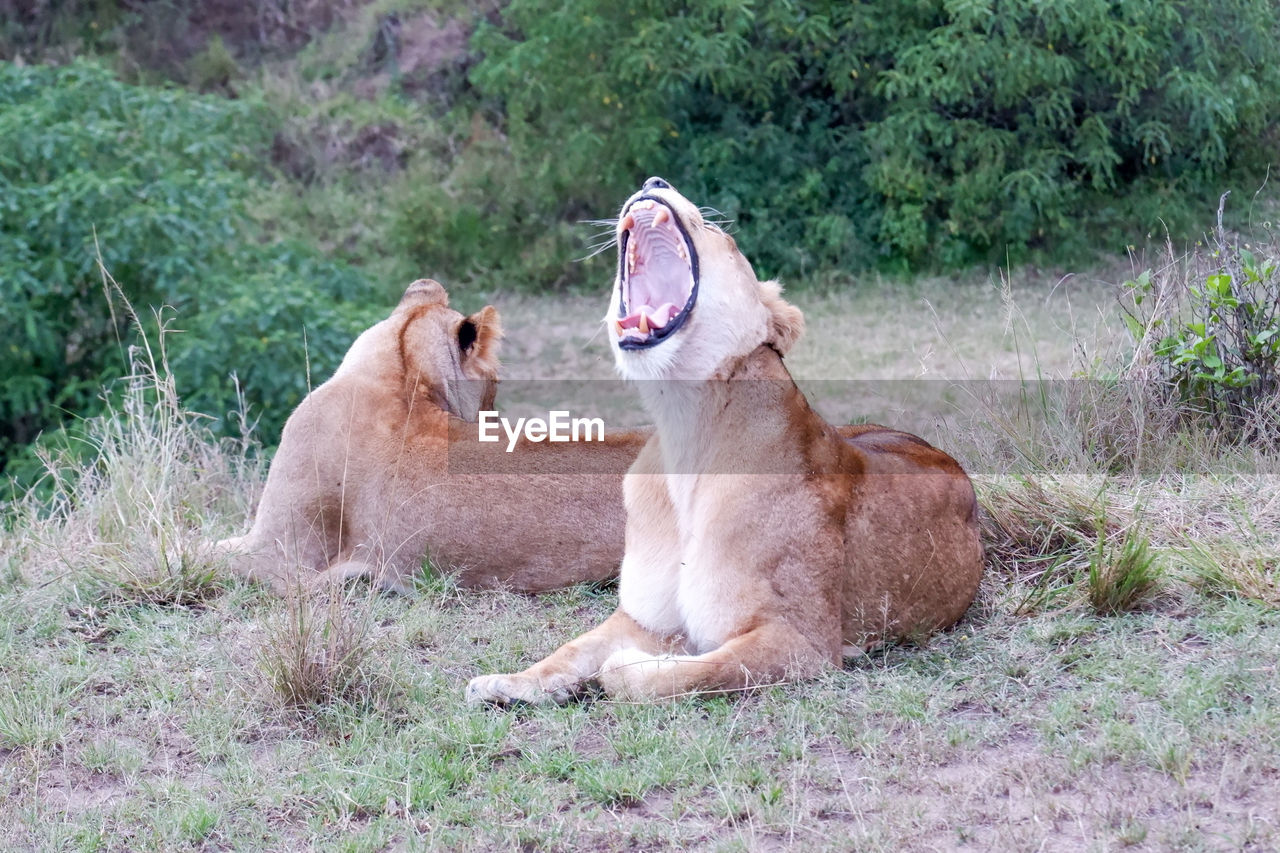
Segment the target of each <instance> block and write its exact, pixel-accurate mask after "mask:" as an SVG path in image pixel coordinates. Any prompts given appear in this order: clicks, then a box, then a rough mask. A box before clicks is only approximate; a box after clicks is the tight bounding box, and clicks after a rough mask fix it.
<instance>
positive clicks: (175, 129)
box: [0, 62, 368, 463]
mask: <svg viewBox="0 0 1280 853" xmlns="http://www.w3.org/2000/svg"><path fill="white" fill-rule="evenodd" d="M269 128H270V122H269V121H267V120H266V116H264V115H263V114H262V113H261V111H259V110H257V109H256V108H255V107H253V106H252V105H250V104H246V103H243V102H232V101H224V100H217V99H210V98H200V97H195V96H192V95H189V94H186V93H182V92H178V91H171V90H162V89H148V88H140V87H134V86H128V85H125V84H123V83H121V82H119V81H118V80H116V79H115V78H113V77H112V76H111V75H110V74H109V73H108V72H106V71H105V70H103V69H101V68H99V67H97V66H95V65H92V64H89V63H83V62H77V63H74V64H72V65H69V66H67V67H63V68H39V67H17V66H12V65H3V66H0V138H4V140H5V152H4V155H3V156H0V300H3V302H4V305H5V309H6V310H5V311H4V312H3V314H2V315H0V341H3V343H2V344H0V346H2V347H3V348H4V353H5V358H4V364H5V368H6V369H5V370H4V371H3V373H2V374H0V463H3V462H4V461H7V459H8V458H9V457H11V456H12V455H13V454H14V453H15V452H16V451H17V449H18V448H21V447H22V446H24V445H26V444H27V443H29V442H31V441H32V440H33V439H34V438H35V437H36V436H37V434H39V433H40V432H42V431H48V430H51V429H54V428H56V427H58V426H59V425H60V424H61V423H63V422H65V421H67V420H68V419H71V418H73V417H82V416H86V415H91V414H93V413H95V412H96V411H98V410H100V408H101V406H102V400H101V399H100V398H101V394H102V388H103V386H104V385H106V384H109V383H110V381H111V380H112V379H114V378H115V377H119V376H123V375H125V374H126V373H127V372H128V364H127V363H126V361H127V359H126V350H127V346H126V345H127V344H128V343H129V342H130V341H132V340H133V335H134V333H135V330H134V329H133V327H132V319H131V317H130V312H129V311H126V310H124V306H123V304H122V303H121V300H120V299H118V298H116V295H115V294H113V293H112V292H111V289H110V288H109V287H108V282H107V279H106V278H105V276H104V275H103V274H102V271H101V269H100V268H99V263H101V265H102V268H105V269H106V270H109V271H110V273H111V274H112V275H113V276H114V278H115V280H117V281H119V282H120V288H121V291H120V293H119V294H118V296H123V297H124V299H125V300H126V301H127V302H128V303H131V304H132V305H133V306H136V307H137V316H138V317H139V318H140V320H141V323H142V325H143V326H144V327H145V328H143V329H142V330H141V331H143V332H144V333H147V334H152V333H154V332H155V331H156V327H157V325H158V324H160V323H161V322H163V323H165V324H166V325H168V326H169V327H170V328H171V329H174V330H176V329H185V330H187V333H186V334H177V335H173V336H170V338H169V356H170V358H171V361H172V364H173V367H174V371H175V377H176V382H177V389H178V392H179V393H180V394H182V395H183V396H184V397H190V398H191V399H192V400H194V401H195V402H197V403H198V404H199V406H200V407H201V408H202V409H203V410H204V411H206V412H209V413H211V414H214V415H217V416H223V415H225V414H226V413H227V412H228V411H231V410H233V409H234V408H236V406H237V400H236V387H235V384H234V383H233V382H232V381H231V379H230V377H229V373H230V372H231V371H232V370H234V369H236V368H240V369H241V371H242V373H241V375H240V384H241V386H242V388H243V391H244V393H245V395H246V397H247V399H248V400H249V401H250V403H251V404H253V406H254V407H255V408H254V411H253V412H252V414H253V415H260V416H261V418H262V421H261V423H262V426H263V428H264V429H263V437H264V438H265V439H266V441H267V442H268V443H270V442H272V441H273V439H274V437H275V436H276V435H277V434H278V430H279V427H280V425H281V424H282V423H283V420H284V418H285V417H286V416H287V415H288V412H289V410H290V408H291V407H292V405H293V404H294V403H296V402H297V401H298V400H299V399H300V398H301V395H302V394H303V393H305V390H306V387H307V381H308V377H307V374H306V366H307V364H308V357H307V353H305V352H304V351H303V328H304V327H305V328H306V330H307V341H308V343H307V346H308V349H309V351H310V359H309V362H310V364H311V366H312V369H313V372H314V373H316V374H318V375H322V376H323V375H324V374H325V373H326V372H327V371H329V370H331V369H332V368H333V367H334V366H336V364H337V361H338V360H339V358H340V357H341V354H342V351H343V349H345V346H346V344H347V343H348V342H349V341H350V338H351V337H352V335H353V333H354V332H355V331H356V330H357V329H358V328H359V326H361V325H363V324H364V322H365V321H366V320H367V315H364V311H363V308H362V307H360V308H353V307H351V305H350V303H351V301H352V300H354V299H356V298H357V297H358V296H360V295H362V294H363V293H365V292H367V290H368V285H367V283H366V282H365V281H364V280H363V279H362V278H361V276H359V275H358V274H357V273H355V272H354V271H352V270H350V269H348V268H345V267H341V266H339V265H335V264H331V263H329V262H327V261H325V260H323V259H322V258H320V257H319V256H318V255H317V254H316V252H315V251H314V250H312V249H309V248H308V247H303V246H294V245H270V244H261V243H258V242H256V241H255V240H254V239H253V236H252V234H251V231H250V229H249V223H248V220H247V218H246V213H245V198H246V197H247V195H248V192H249V188H250V177H249V176H248V175H247V174H246V173H245V171H244V169H245V168H247V166H248V164H250V163H252V162H254V161H255V160H256V159H257V158H258V157H260V156H261V155H262V153H263V151H264V150H265V147H266V145H267V142H268V139H269ZM241 164H243V165H241ZM344 303H346V304H344Z"/></svg>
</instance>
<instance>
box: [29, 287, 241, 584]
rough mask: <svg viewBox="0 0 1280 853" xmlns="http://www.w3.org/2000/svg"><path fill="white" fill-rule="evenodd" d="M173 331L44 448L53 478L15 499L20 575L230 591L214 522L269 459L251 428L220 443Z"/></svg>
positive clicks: (135, 349) (144, 346)
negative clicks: (181, 377)
mask: <svg viewBox="0 0 1280 853" xmlns="http://www.w3.org/2000/svg"><path fill="white" fill-rule="evenodd" d="M103 276H104V282H106V283H109V285H110V287H112V288H114V289H115V292H116V293H117V294H118V295H119V297H120V298H121V299H123V294H120V293H119V289H118V287H116V286H115V282H114V281H112V280H111V279H110V276H109V275H107V274H106V272H105V271H103ZM125 307H126V309H127V310H128V311H129V313H130V314H131V315H132V316H134V318H135V321H136V315H135V314H133V309H132V307H131V306H129V305H128V303H127V301H125ZM165 334H166V331H165V329H164V326H163V324H161V331H160V334H159V336H158V343H157V345H156V347H155V348H154V349H153V347H152V343H151V342H150V341H149V340H147V339H146V338H145V337H143V338H142V339H141V343H140V344H139V345H135V346H131V347H130V348H129V351H128V356H129V362H130V366H131V371H130V374H129V375H128V376H127V377H125V378H124V379H123V380H121V382H120V383H119V384H118V386H117V387H116V388H114V389H108V391H107V392H104V394H105V400H106V408H105V411H104V412H103V414H102V415H100V416H98V417H95V418H92V419H89V420H86V421H83V422H81V423H80V424H79V425H78V429H77V431H76V434H75V435H74V436H72V437H70V438H69V439H68V440H67V441H66V442H65V443H64V444H63V446H62V447H61V448H60V449H53V450H48V451H45V452H43V454H42V456H41V461H42V462H43V465H44V474H43V477H42V479H41V480H40V482H39V483H37V485H36V487H35V488H34V489H32V491H31V492H29V493H28V494H27V495H25V496H24V497H23V498H20V499H19V500H18V501H16V502H15V504H14V505H13V506H11V507H10V508H9V509H10V512H9V519H8V520H9V527H8V532H7V533H6V541H5V542H4V545H5V553H6V555H7V557H6V562H8V564H9V571H10V573H11V574H12V575H13V576H14V577H15V579H16V578H17V577H19V576H21V577H22V579H24V580H26V581H28V582H34V583H38V584H41V585H45V584H49V583H53V582H54V581H57V580H60V579H64V578H66V579H70V580H71V583H72V584H73V586H75V587H76V590H77V595H80V594H82V593H85V594H88V595H89V596H91V597H92V598H94V599H100V600H103V601H113V602H117V603H120V602H123V603H139V604H151V605H163V606H189V605H192V604H196V603H199V602H203V601H206V600H207V599H209V598H210V597H213V596H215V595H218V594H219V593H220V591H221V588H222V587H221V584H220V582H219V581H218V579H217V572H216V566H214V565H213V564H212V562H211V560H210V559H209V558H208V556H207V555H206V553H205V551H204V545H203V543H204V542H205V541H206V540H207V539H208V538H209V537H208V535H207V534H208V532H209V531H207V530H205V529H204V528H205V527H206V525H207V520H208V519H210V518H216V517H219V516H224V515H230V516H232V517H235V516H239V515H242V514H243V513H244V510H245V504H246V503H247V502H248V500H249V497H250V496H252V495H253V494H255V493H256V492H257V491H258V489H259V483H260V482H261V479H262V478H261V470H260V466H259V464H258V462H257V461H256V459H255V458H254V457H253V456H252V455H251V454H249V453H248V449H249V448H248V445H249V441H248V439H247V438H243V439H242V440H241V441H239V442H232V443H227V442H219V441H217V440H216V439H214V437H213V436H212V435H211V433H210V432H209V430H208V429H207V427H206V426H205V422H204V419H203V418H202V416H200V415H195V414H192V413H190V412H188V411H186V410H184V409H183V407H182V404H181V401H180V400H179V398H178V395H177V391H176V389H175V387H174V380H173V376H172V375H171V373H170V371H169V367H168V363H167V360H166V357H165V350H164V338H165Z"/></svg>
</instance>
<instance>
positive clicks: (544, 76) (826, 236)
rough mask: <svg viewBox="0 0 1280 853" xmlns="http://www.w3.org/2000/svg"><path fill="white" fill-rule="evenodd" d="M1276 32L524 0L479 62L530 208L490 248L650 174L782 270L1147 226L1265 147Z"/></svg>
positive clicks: (1023, 3) (1143, 6)
mask: <svg viewBox="0 0 1280 853" xmlns="http://www.w3.org/2000/svg"><path fill="white" fill-rule="evenodd" d="M1277 36H1280V29H1278V27H1277V10H1276V7H1275V4H1274V3H1272V2H1271V0H1228V2H1225V3H1215V4H1189V3H1183V2H1174V1H1173V0H1121V2H1105V3H1104V2H1085V3H1082V2H1079V0H1011V2H1005V3H1000V4H995V3H993V2H990V0H987V2H982V0H950V2H910V3H903V2H899V0H875V2H866V3H837V2H829V0H827V2H822V0H796V1H795V2H784V3H755V2H751V0H725V2H721V3H715V4H679V3H669V2H659V0H637V1H636V2H630V3H622V4H618V3H606V2H602V0H568V2H554V3H553V2H549V0H512V2H510V3H509V4H507V5H506V6H505V7H504V9H503V10H502V12H501V20H500V21H499V22H498V23H496V24H482V25H481V27H480V28H479V30H478V31H477V33H476V35H475V37H474V39H473V48H474V49H475V50H477V51H478V52H479V53H480V54H481V56H482V58H481V60H480V61H479V62H478V64H477V65H476V66H475V68H474V70H473V72H472V80H473V82H474V83H475V85H476V86H477V87H478V89H479V90H480V91H481V92H482V93H483V94H484V95H485V96H486V97H489V98H492V99H494V100H495V101H496V104H497V105H498V106H499V107H500V108H501V111H502V113H503V115H504V121H505V124H504V126H503V130H504V131H505V133H506V135H507V138H508V140H509V145H510V150H509V154H508V155H507V156H508V158H509V159H508V163H507V169H508V170H509V171H511V172H514V173H517V174H520V175H522V176H524V177H525V184H524V185H523V186H522V187H521V190H522V192H521V199H520V203H521V204H523V205H526V206H529V207H531V208H533V209H534V210H535V211H538V212H540V213H541V215H525V216H514V215H513V216H512V217H511V218H510V220H509V223H508V224H507V225H506V226H505V230H504V232H503V233H502V234H500V235H499V236H498V237H497V238H495V240H494V241H493V242H491V243H488V244H486V247H485V248H486V251H488V252H489V253H495V252H498V251H500V250H501V246H502V244H503V243H508V242H510V241H511V240H512V239H513V237H514V236H515V235H516V232H519V235H520V236H521V237H522V238H523V239H522V242H527V241H528V239H529V238H530V236H531V235H535V234H537V233H538V232H539V230H540V229H543V228H546V227H547V223H548V222H549V221H554V220H557V219H558V218H561V217H562V215H563V214H564V213H565V212H566V211H573V212H575V213H578V212H582V211H588V212H589V213H588V214H587V215H589V216H590V215H594V216H605V215H610V214H611V212H612V211H613V210H614V209H615V208H616V205H617V204H618V203H619V202H620V201H621V199H622V198H623V197H625V195H626V193H627V192H628V191H630V190H631V189H632V188H634V187H635V186H636V185H637V184H638V183H639V181H640V180H643V178H644V177H645V176H646V175H648V174H653V173H660V174H662V175H663V176H665V177H667V178H669V179H671V180H672V181H673V182H675V183H676V185H677V186H679V187H680V188H681V189H683V190H685V191H686V193H687V194H688V195H689V196H690V197H692V198H694V199H696V200H697V201H699V202H700V203H705V204H709V205H711V206H714V207H716V208H718V209H719V210H721V211H723V212H724V214H725V215H726V216H727V217H728V218H730V219H735V220H737V222H738V225H739V228H740V232H741V242H742V244H743V246H744V249H745V251H746V252H747V253H748V255H749V256H751V257H752V258H753V259H754V260H755V261H756V262H757V263H758V264H760V265H761V266H762V267H763V271H764V272H765V273H770V274H772V273H779V272H780V273H785V274H790V275H795V274H797V273H803V272H805V271H807V270H811V269H820V268H829V267H851V266H865V265H866V264H868V263H875V262H877V261H878V260H882V259H891V260H892V259H896V260H897V261H900V262H909V263H913V264H937V263H939V262H941V263H944V264H955V263H961V262H964V261H968V260H972V259H974V258H976V257H985V256H987V255H992V256H996V257H998V258H999V259H1001V260H1003V259H1004V258H1005V257H1006V253H1007V252H1009V253H1013V254H1014V255H1017V254H1018V253H1019V252H1021V251H1022V250H1024V249H1026V248H1028V247H1036V246H1047V247H1053V246H1057V245H1060V244H1062V243H1063V242H1064V241H1072V240H1077V241H1079V238H1080V231H1081V229H1082V226H1085V225H1094V226H1099V227H1101V226H1108V225H1110V226H1115V225H1117V224H1119V223H1122V222H1125V221H1126V217H1132V216H1133V215H1135V213H1138V214H1141V215H1143V216H1144V217H1145V219H1146V221H1144V222H1142V223H1139V224H1137V226H1136V227H1138V228H1142V229H1144V230H1145V229H1146V228H1147V227H1148V226H1149V225H1150V224H1154V222H1155V221H1156V220H1155V218H1154V217H1155V216H1156V215H1157V214H1158V215H1161V216H1163V217H1164V218H1165V219H1170V218H1171V217H1173V216H1174V214H1177V213H1179V211H1180V209H1181V208H1182V207H1183V206H1184V205H1185V201H1186V199H1187V197H1188V196H1190V195H1194V194H1196V193H1199V192H1203V191H1205V190H1206V189H1209V190H1217V189H1219V187H1218V186H1217V184H1218V183H1219V182H1221V181H1222V180H1224V179H1225V176H1227V175H1228V173H1229V172H1230V171H1231V170H1232V169H1235V168H1237V167H1240V166H1249V165H1256V164H1257V162H1258V161H1259V160H1260V158H1262V157H1264V156H1265V152H1266V151H1267V150H1268V149H1267V143H1268V140H1269V139H1273V137H1274V134H1273V125H1274V122H1275V120H1276V117H1277V111H1278V110H1280V106H1278V105H1280V39H1278V38H1277ZM487 203H488V205H489V209H490V210H496V211H504V210H511V211H512V213H513V214H514V213H515V211H514V209H511V208H508V207H506V206H505V205H506V200H505V199H504V198H502V197H501V196H499V197H497V198H490V199H489V200H488V202H487ZM1126 225H1127V227H1128V228H1129V229H1130V232H1129V233H1127V234H1124V235H1122V236H1121V237H1120V239H1117V240H1116V242H1117V244H1122V242H1124V241H1126V238H1131V237H1132V229H1133V228H1134V227H1135V226H1134V224H1133V223H1132V222H1127V223H1126ZM1113 239H1115V238H1114V237H1113ZM1080 245H1081V243H1080V242H1077V243H1076V246H1077V248H1078V247H1079V246H1080Z"/></svg>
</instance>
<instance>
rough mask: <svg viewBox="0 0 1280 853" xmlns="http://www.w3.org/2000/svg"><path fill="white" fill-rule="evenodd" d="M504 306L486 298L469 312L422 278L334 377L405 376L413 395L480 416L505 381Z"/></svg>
mask: <svg viewBox="0 0 1280 853" xmlns="http://www.w3.org/2000/svg"><path fill="white" fill-rule="evenodd" d="M501 337H502V326H501V323H500V322H499V320H498V311H497V309H495V308H494V307H493V306H492V305H486V306H485V307H484V308H481V309H480V310H479V311H477V312H476V313H474V314H472V315H471V316H469V317H467V316H464V315H463V314H461V313H459V312H457V311H455V310H453V309H452V308H450V307H449V295H448V294H447V293H445V289H444V287H443V286H442V285H441V284H440V283H439V282H438V281H433V280H431V279H418V280H417V281H415V282H414V283H413V284H411V285H409V287H408V288H407V289H406V290H405V292H404V296H403V297H402V298H401V299H400V304H399V305H397V306H396V309H395V311H393V312H392V313H391V316H390V317H388V318H387V319H385V320H383V321H382V322H380V323H378V324H376V325H375V326H373V327H372V328H370V329H368V330H366V331H365V332H364V333H363V334H361V335H360V337H359V338H357V339H356V341H355V343H353V344H352V345H351V349H350V350H349V351H348V352H347V356H346V358H344V359H343V360H342V365H341V366H340V367H339V368H338V371H337V372H336V373H335V374H334V378H335V379H336V378H338V377H341V376H343V375H344V374H354V375H363V376H366V377H368V376H370V374H371V373H372V374H376V375H377V377H378V380H379V381H382V382H388V383H401V384H402V386H403V393H404V395H405V397H406V398H407V399H419V400H421V399H424V398H425V399H426V400H429V401H430V402H432V403H434V404H435V405H437V406H439V407H440V408H441V409H444V410H445V411H447V412H449V413H450V414H452V415H454V416H456V417H459V418H462V419H464V420H469V421H474V420H475V419H476V417H477V413H478V412H479V411H480V410H481V409H491V408H493V402H494V398H495V396H496V395H497V386H498V342H499V340H500V339H501Z"/></svg>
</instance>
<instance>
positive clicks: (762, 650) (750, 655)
mask: <svg viewBox="0 0 1280 853" xmlns="http://www.w3.org/2000/svg"><path fill="white" fill-rule="evenodd" d="M832 663H833V661H831V660H830V659H829V657H828V656H827V655H824V654H822V653H820V652H819V651H818V650H816V649H815V648H814V647H813V646H812V645H811V644H810V643H809V641H808V640H806V639H805V638H804V637H803V636H802V635H801V634H800V633H799V632H798V631H796V630H795V629H794V628H792V627H790V626H789V625H787V624H785V623H783V622H771V623H766V624H764V625H761V626H760V627H758V628H755V629H753V630H751V631H748V632H747V633H745V634H741V635H739V636H737V637H734V638H732V639H731V640H729V641H728V642H726V643H724V644H723V645H722V646H720V647H719V648H716V649H713V650H711V651H709V652H706V653H704V654H700V655H654V654H652V653H648V652H646V651H644V650H642V649H638V648H623V649H619V650H618V651H616V652H614V653H613V654H611V655H610V656H609V658H608V659H607V660H606V661H605V662H604V664H603V665H602V666H601V668H600V675H599V680H600V685H601V686H602V687H603V688H604V690H605V692H606V693H607V694H608V695H609V698H611V699H620V700H625V701H652V700H655V699H675V698H679V697H681V696H689V695H694V694H697V693H729V692H734V691H739V690H750V689H752V688H756V687H762V686H765V685H769V684H777V683H780V682H783V681H790V680H794V679H803V678H811V677H813V676H815V675H817V674H818V673H820V672H821V671H822V670H823V669H824V668H826V667H828V666H830V665H831V664H832Z"/></svg>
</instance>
